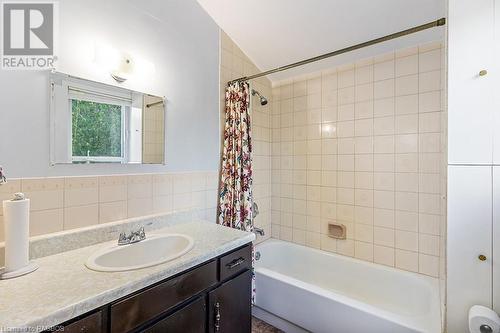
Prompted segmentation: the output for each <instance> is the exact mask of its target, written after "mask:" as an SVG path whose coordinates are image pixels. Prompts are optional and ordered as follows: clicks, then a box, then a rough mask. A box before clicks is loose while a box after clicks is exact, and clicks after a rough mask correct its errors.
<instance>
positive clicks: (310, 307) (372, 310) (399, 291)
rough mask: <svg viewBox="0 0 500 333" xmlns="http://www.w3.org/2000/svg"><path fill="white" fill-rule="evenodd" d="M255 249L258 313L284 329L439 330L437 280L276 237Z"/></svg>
mask: <svg viewBox="0 0 500 333" xmlns="http://www.w3.org/2000/svg"><path fill="white" fill-rule="evenodd" d="M256 251H258V252H259V253H260V259H259V260H257V261H256V263H255V275H256V290H257V295H256V306H255V307H254V315H256V316H257V317H261V319H264V320H267V321H274V322H271V324H275V326H277V327H279V328H282V329H284V330H285V331H286V332H292V331H295V332H298V331H303V330H301V329H305V330H307V331H311V332H315V333H322V332H325V333H351V332H352V333H359V332H369V333H379V332H380V333H410V332H412V333H413V332H429V333H439V332H441V320H440V301H439V283H438V281H437V279H433V278H431V277H427V276H423V275H420V274H415V273H410V272H405V271H402V270H398V269H394V268H390V267H385V266H381V265H377V264H372V263H368V262H364V261H361V260H356V259H352V258H348V257H344V256H340V255H336V254H331V253H328V252H325V251H321V250H316V249H311V248H308V247H305V246H300V245H296V244H293V243H288V242H283V241H279V240H274V239H270V240H267V241H265V242H263V243H261V244H259V245H257V247H256ZM289 323H292V324H294V325H296V326H298V327H295V326H294V325H289ZM280 326H281V327H280ZM292 328H293V329H292Z"/></svg>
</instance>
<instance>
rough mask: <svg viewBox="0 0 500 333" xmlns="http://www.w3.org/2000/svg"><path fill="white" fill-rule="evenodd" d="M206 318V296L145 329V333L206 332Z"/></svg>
mask: <svg viewBox="0 0 500 333" xmlns="http://www.w3.org/2000/svg"><path fill="white" fill-rule="evenodd" d="M206 318H207V317H206V301H205V297H200V298H198V299H197V300H195V301H193V302H191V303H189V304H188V305H186V306H185V307H183V308H182V309H180V310H178V311H176V312H174V313H173V314H171V315H170V316H168V317H166V318H164V319H162V320H160V321H159V322H157V323H156V324H154V325H153V326H152V327H150V328H147V329H145V330H144V331H143V333H178V332H182V333H205V331H206Z"/></svg>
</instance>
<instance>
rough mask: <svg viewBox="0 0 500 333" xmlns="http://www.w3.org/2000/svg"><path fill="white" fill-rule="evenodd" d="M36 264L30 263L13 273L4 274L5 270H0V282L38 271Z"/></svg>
mask: <svg viewBox="0 0 500 333" xmlns="http://www.w3.org/2000/svg"><path fill="white" fill-rule="evenodd" d="M38 267H39V266H38V264H36V263H34V262H30V263H29V264H28V265H26V266H24V267H23V268H20V269H16V270H15V271H10V272H5V268H1V269H0V280H7V279H13V278H15V277H18V276H21V275H26V274H28V273H31V272H34V271H36V270H37V269H38Z"/></svg>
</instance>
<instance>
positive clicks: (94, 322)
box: [64, 311, 106, 333]
mask: <svg viewBox="0 0 500 333" xmlns="http://www.w3.org/2000/svg"><path fill="white" fill-rule="evenodd" d="M64 332H65V333H101V332H103V333H104V332H106V331H105V329H103V323H102V312H101V311H98V312H95V313H93V314H90V315H87V316H85V317H83V318H80V319H77V320H76V321H73V322H72V323H71V324H68V325H66V326H65V327H64Z"/></svg>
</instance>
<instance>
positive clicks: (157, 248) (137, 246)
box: [85, 234, 194, 272]
mask: <svg viewBox="0 0 500 333" xmlns="http://www.w3.org/2000/svg"><path fill="white" fill-rule="evenodd" d="M193 245H194V241H193V239H192V238H191V237H189V236H186V235H182V234H156V235H151V236H148V238H146V239H145V240H143V241H140V242H138V243H133V244H128V245H121V246H118V245H116V244H113V245H110V246H108V247H105V248H103V249H101V250H99V251H97V252H96V253H94V254H93V255H91V256H90V257H89V258H88V259H87V261H86V262H85V266H87V267H88V268H90V269H92V270H94V271H100V272H122V271H129V270H134V269H139V268H145V267H150V266H154V265H159V264H162V263H165V262H167V261H170V260H173V259H175V258H178V257H180V256H182V255H184V254H186V253H188V252H189V251H191V249H192V248H193Z"/></svg>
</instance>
